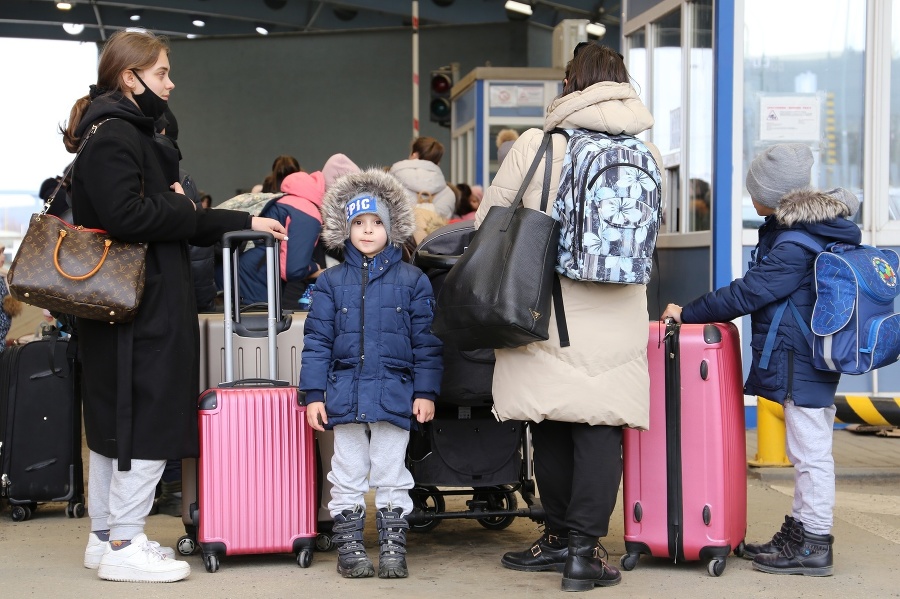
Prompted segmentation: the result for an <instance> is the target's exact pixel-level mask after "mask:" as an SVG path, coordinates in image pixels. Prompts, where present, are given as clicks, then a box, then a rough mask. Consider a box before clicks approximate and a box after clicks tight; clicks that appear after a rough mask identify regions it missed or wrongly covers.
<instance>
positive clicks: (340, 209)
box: [322, 168, 416, 249]
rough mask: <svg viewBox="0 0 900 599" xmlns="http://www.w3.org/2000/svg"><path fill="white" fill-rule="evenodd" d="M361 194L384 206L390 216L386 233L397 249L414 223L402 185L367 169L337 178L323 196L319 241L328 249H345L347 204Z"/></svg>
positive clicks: (347, 235) (348, 235) (347, 234)
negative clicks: (374, 199)
mask: <svg viewBox="0 0 900 599" xmlns="http://www.w3.org/2000/svg"><path fill="white" fill-rule="evenodd" d="M363 193H366V194H371V195H374V196H375V197H376V198H377V199H379V200H383V201H384V202H385V203H386V204H387V206H388V210H389V211H390V216H391V225H390V231H388V239H389V240H390V243H392V244H393V245H397V246H399V245H401V244H402V243H403V242H404V241H406V239H407V238H408V237H409V236H410V235H412V233H413V231H414V230H415V228H416V220H415V217H414V216H413V209H412V205H411V204H410V203H409V200H407V199H406V191H405V190H404V188H403V184H402V183H400V181H398V180H397V178H396V177H394V176H393V175H390V174H388V173H386V172H384V171H382V170H381V169H377V168H370V169H368V170H365V171H362V172H359V173H353V174H349V175H344V176H343V177H340V178H339V179H337V180H336V181H335V182H334V184H333V185H332V186H331V187H330V188H329V189H328V191H327V193H326V194H325V198H324V199H323V200H322V242H323V243H325V245H326V246H327V247H329V248H331V249H338V248H342V247H344V242H345V241H346V240H347V239H348V238H349V237H350V223H349V222H347V203H348V202H349V201H350V200H352V199H353V198H355V197H356V196H358V195H360V194H363Z"/></svg>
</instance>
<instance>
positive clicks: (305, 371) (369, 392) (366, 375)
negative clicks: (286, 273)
mask: <svg viewBox="0 0 900 599" xmlns="http://www.w3.org/2000/svg"><path fill="white" fill-rule="evenodd" d="M344 257H345V262H344V263H342V264H339V265H337V266H334V267H332V268H329V269H328V270H327V271H325V272H324V273H323V274H322V275H320V276H319V278H318V279H317V281H316V293H315V295H314V296H313V302H312V308H311V310H310V312H309V315H308V316H307V318H306V326H305V328H304V335H305V337H304V341H303V357H302V366H301V368H300V389H302V390H304V391H306V394H307V395H306V401H307V403H312V402H316V401H323V400H324V401H325V409H326V412H327V414H328V425H327V428H331V427H333V426H334V425H336V424H346V423H350V422H382V421H386V422H390V423H391V424H394V425H396V426H399V427H401V428H404V429H406V430H409V429H410V425H411V416H412V403H413V399H414V398H419V397H421V398H425V399H431V400H434V399H436V398H437V395H438V393H439V392H440V382H441V371H442V358H441V348H442V345H441V341H440V340H439V339H438V338H437V337H435V336H434V335H433V334H432V333H431V321H432V319H433V311H434V294H433V291H432V289H431V283H430V282H429V280H428V277H427V276H425V275H424V274H423V273H422V271H421V270H419V269H418V268H416V267H414V266H412V265H410V264H407V263H405V262H402V261H401V257H402V252H401V250H400V248H398V247H396V246H393V245H388V246H387V248H385V249H384V250H383V251H382V252H381V253H380V254H378V255H377V256H375V257H374V258H371V259H369V258H366V257H365V256H364V255H363V254H361V253H360V252H359V250H357V249H356V248H354V247H353V246H352V245H351V244H350V242H349V241H348V242H347V243H346V245H345V248H344Z"/></svg>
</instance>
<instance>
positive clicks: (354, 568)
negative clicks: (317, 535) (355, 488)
mask: <svg viewBox="0 0 900 599" xmlns="http://www.w3.org/2000/svg"><path fill="white" fill-rule="evenodd" d="M365 526H366V514H365V512H363V511H360V510H359V508H358V507H357V509H356V510H344V511H343V512H341V513H340V514H338V515H337V516H335V517H334V526H333V527H332V528H331V532H332V533H334V534H333V535H332V537H331V541H332V542H333V543H334V545H335V547H337V551H338V562H337V571H338V574H340V575H341V576H343V577H344V578H368V577H370V576H374V575H375V566H373V565H372V560H370V559H369V556H368V555H366V548H365V546H364V545H363V529H364V528H365Z"/></svg>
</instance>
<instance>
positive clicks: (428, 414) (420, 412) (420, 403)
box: [412, 397, 434, 423]
mask: <svg viewBox="0 0 900 599" xmlns="http://www.w3.org/2000/svg"><path fill="white" fill-rule="evenodd" d="M412 411H413V416H415V417H416V420H418V421H419V422H420V423H425V422H428V421H429V420H431V419H433V418H434V402H433V401H431V400H430V399H425V398H424V397H417V398H416V400H415V401H414V402H413V410H412Z"/></svg>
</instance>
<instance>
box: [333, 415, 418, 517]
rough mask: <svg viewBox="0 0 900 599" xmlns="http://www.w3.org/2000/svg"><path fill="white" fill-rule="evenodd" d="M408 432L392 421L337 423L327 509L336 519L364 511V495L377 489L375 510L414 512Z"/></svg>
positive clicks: (404, 513)
mask: <svg viewBox="0 0 900 599" xmlns="http://www.w3.org/2000/svg"><path fill="white" fill-rule="evenodd" d="M408 443H409V431H406V430H403V429H402V428H400V427H399V426H394V425H393V424H390V423H389V422H373V423H368V424H355V423H353V424H338V425H336V426H335V427H334V457H333V458H331V472H329V473H328V480H329V481H330V482H331V484H332V485H333V486H332V488H331V501H329V502H328V510H329V512H331V517H332V518H334V517H335V516H336V515H338V514H340V513H341V512H342V511H344V510H352V509H354V508H355V507H356V506H360V508H361V509H363V510H364V509H365V506H366V501H365V494H366V493H367V492H368V491H369V488H370V487H374V488H375V507H376V508H383V507H387V508H396V507H399V508H403V515H406V514H408V513H410V512H411V511H412V508H413V503H412V499H410V497H409V490H410V489H412V488H413V484H414V481H413V477H412V474H410V472H409V470H407V469H406V445H407V444H408Z"/></svg>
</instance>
